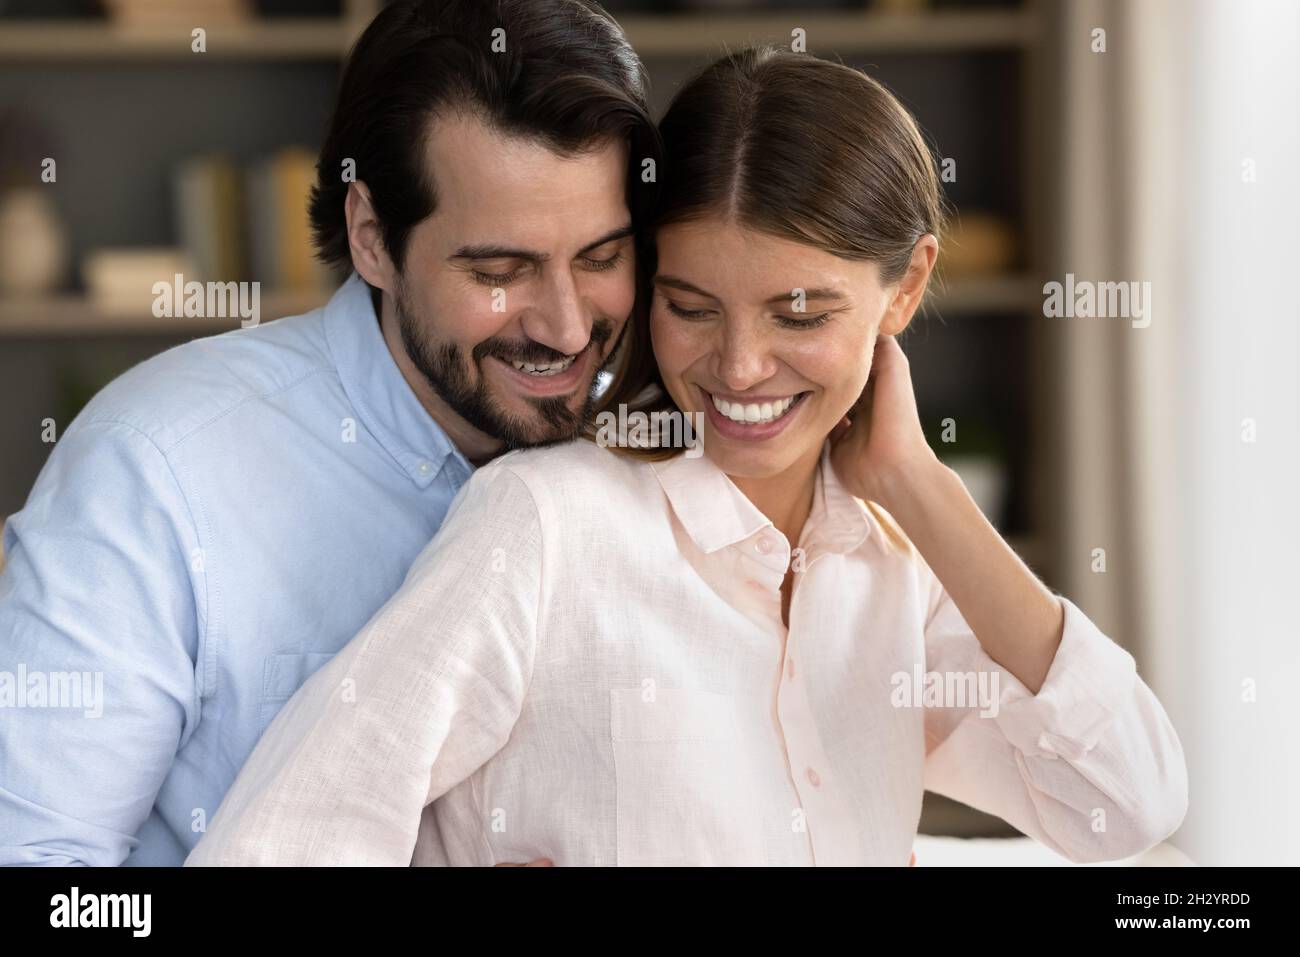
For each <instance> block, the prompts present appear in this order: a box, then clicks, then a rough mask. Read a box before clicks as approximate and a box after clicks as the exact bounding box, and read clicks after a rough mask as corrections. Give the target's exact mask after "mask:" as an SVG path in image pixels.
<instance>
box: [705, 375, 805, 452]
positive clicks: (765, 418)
mask: <svg viewBox="0 0 1300 957" xmlns="http://www.w3.org/2000/svg"><path fill="white" fill-rule="evenodd" d="M697 388H699V391H700V394H701V395H702V396H703V398H704V401H703V403H702V404H703V406H704V408H705V411H706V413H707V414H708V418H709V422H710V424H711V425H712V426H713V428H714V429H715V430H716V431H717V432H718V434H719V435H722V436H724V437H726V438H730V439H739V440H741V441H746V442H763V441H766V440H768V439H771V438H773V437H775V436H777V435H779V434H781V433H782V432H784V431H785V429H786V427H787V426H789V425H790V423H791V422H792V421H794V420H795V419H796V418H797V417H798V414H799V411H800V410H801V408H802V407H803V404H804V403H803V400H804V399H805V398H806V397H807V396H809V395H811V393H810V392H796V393H795V394H793V395H786V396H770V395H767V396H735V395H731V396H728V395H726V394H723V393H716V392H709V391H708V390H706V389H704V388H703V387H697Z"/></svg>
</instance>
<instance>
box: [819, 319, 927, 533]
mask: <svg viewBox="0 0 1300 957" xmlns="http://www.w3.org/2000/svg"><path fill="white" fill-rule="evenodd" d="M830 438H831V443H832V444H831V464H832V465H833V466H834V468H835V474H836V475H837V476H839V479H840V482H841V483H843V485H844V487H845V488H846V489H848V491H849V492H850V493H852V494H853V495H856V496H857V497H858V498H863V499H869V500H871V501H873V502H879V503H880V504H881V505H883V506H884V507H885V509H886V511H892V510H893V509H892V505H891V501H890V499H891V497H892V495H893V493H894V490H896V489H897V488H898V487H899V485H900V483H906V482H907V481H909V480H910V479H913V478H915V477H919V476H920V475H922V474H924V473H926V472H928V471H932V470H935V469H936V468H942V464H941V463H940V462H939V458H938V456H936V455H935V454H934V450H932V449H931V448H930V446H929V444H928V443H927V442H926V441H925V434H924V432H923V431H922V430H921V416H920V414H919V413H918V412H917V409H916V394H915V392H914V391H913V390H912V374H911V371H910V369H909V368H908V363H907V356H905V355H903V350H902V348H901V347H900V346H899V345H898V343H897V342H896V341H895V339H894V337H893V336H885V335H880V336H877V337H876V346H875V353H874V355H873V357H872V361H871V375H870V377H869V378H868V379H867V386H866V388H865V389H863V390H862V397H861V398H859V399H858V401H857V403H856V404H855V405H854V407H853V408H852V409H851V410H850V411H849V414H848V415H847V416H845V417H844V418H843V419H842V420H841V421H840V423H839V425H837V426H836V427H835V429H834V430H833V431H832V432H831V436H830Z"/></svg>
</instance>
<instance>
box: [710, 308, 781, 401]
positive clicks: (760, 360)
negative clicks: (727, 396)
mask: <svg viewBox="0 0 1300 957" xmlns="http://www.w3.org/2000/svg"><path fill="white" fill-rule="evenodd" d="M771 365H772V360H771V356H770V355H769V350H768V347H767V343H766V341H765V339H764V337H763V335H762V334H761V333H760V332H759V331H758V330H756V329H754V328H753V327H752V326H751V325H750V324H748V323H746V324H740V323H736V324H734V325H733V324H728V327H726V328H724V329H723V331H722V341H721V342H720V343H719V345H718V350H717V368H716V369H715V372H714V374H715V375H716V376H717V377H718V379H719V381H721V382H722V383H723V384H724V385H725V386H726V387H727V388H728V389H732V390H734V391H736V392H744V391H745V390H746V389H749V388H751V387H752V386H754V385H757V384H758V383H759V382H762V381H763V380H764V379H766V378H768V377H769V376H770V375H771V372H772V370H771Z"/></svg>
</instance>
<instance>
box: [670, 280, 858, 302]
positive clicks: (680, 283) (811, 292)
mask: <svg viewBox="0 0 1300 957" xmlns="http://www.w3.org/2000/svg"><path fill="white" fill-rule="evenodd" d="M654 282H655V284H656V285H660V286H668V287H669V288H671V289H680V290H682V292H690V293H694V294H695V295H697V296H704V297H705V298H707V299H717V298H718V297H717V296H715V295H713V293H711V292H707V291H706V290H704V289H701V288H700V287H699V286H697V285H695V284H694V283H691V282H687V281H686V280H685V279H681V278H679V277H678V276H663V275H660V276H655V277H654ZM794 298H795V290H793V289H791V290H790V291H789V292H779V293H777V294H776V295H775V296H772V297H770V298H769V299H767V300H765V302H766V303H768V304H771V303H778V302H789V301H790V300H791V299H794ZM803 298H804V300H805V301H808V300H811V301H813V302H843V301H845V300H846V299H848V296H846V295H845V294H844V293H843V292H842V291H841V290H839V289H834V288H832V287H830V286H817V287H814V288H812V289H804V290H803Z"/></svg>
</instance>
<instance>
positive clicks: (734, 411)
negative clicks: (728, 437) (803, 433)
mask: <svg viewBox="0 0 1300 957" xmlns="http://www.w3.org/2000/svg"><path fill="white" fill-rule="evenodd" d="M709 398H711V399H713V405H714V408H716V409H717V410H718V411H719V412H721V413H722V414H723V415H725V416H726V417H727V418H729V419H730V420H731V421H732V422H742V423H744V424H745V425H763V424H765V423H767V422H774V421H776V420H777V419H779V418H781V416H783V415H785V414H786V412H788V411H789V410H790V406H791V405H793V404H794V400H795V399H797V398H798V396H794V395H792V396H788V397H787V398H784V399H778V400H777V401H776V402H762V403H756V402H750V403H748V404H746V403H744V402H728V401H727V400H726V399H719V398H718V397H717V396H716V395H710V396H709Z"/></svg>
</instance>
